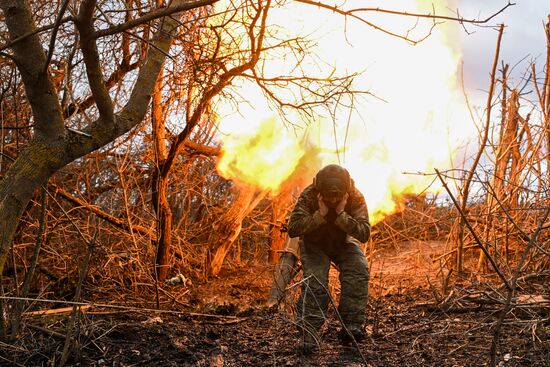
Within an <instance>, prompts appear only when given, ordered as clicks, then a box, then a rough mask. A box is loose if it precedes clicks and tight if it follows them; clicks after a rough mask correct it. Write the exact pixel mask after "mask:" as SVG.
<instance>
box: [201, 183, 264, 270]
mask: <svg viewBox="0 0 550 367" xmlns="http://www.w3.org/2000/svg"><path fill="white" fill-rule="evenodd" d="M266 194H267V191H262V192H260V193H256V194H255V190H254V188H252V187H248V186H243V187H242V188H240V189H239V191H238V193H237V194H236V197H235V200H234V201H233V204H232V205H231V208H229V210H228V211H227V212H226V213H225V214H224V215H223V216H222V217H221V218H220V219H219V220H218V221H217V223H215V224H214V226H213V227H214V230H215V231H214V232H213V238H211V243H212V252H213V255H212V260H211V261H210V264H208V269H207V272H208V274H209V275H212V276H217V275H218V274H219V273H220V270H221V268H222V264H223V261H224V260H225V257H226V256H227V254H228V253H229V250H230V249H231V246H232V245H233V242H235V240H236V239H237V237H238V236H239V234H240V233H241V228H242V222H243V219H244V218H245V217H246V216H247V215H248V214H250V212H251V211H252V210H253V209H254V208H255V207H256V205H258V203H259V202H260V201H261V200H262V199H263V198H264V197H265V195H266Z"/></svg>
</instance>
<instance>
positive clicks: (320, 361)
mask: <svg viewBox="0 0 550 367" xmlns="http://www.w3.org/2000/svg"><path fill="white" fill-rule="evenodd" d="M444 252H445V248H444V245H442V244H441V243H407V244H402V245H401V246H400V247H399V248H388V249H385V250H383V251H380V252H378V253H374V254H373V255H372V258H371V297H370V302H369V307H368V309H367V321H368V322H367V329H366V330H367V334H368V336H367V338H366V339H365V340H364V341H362V342H360V343H359V344H358V345H357V346H355V345H348V346H344V345H342V344H341V342H340V340H339V339H338V337H337V334H338V331H339V326H340V325H339V322H338V321H337V320H338V318H337V315H336V313H335V311H334V308H333V307H331V309H330V312H329V314H328V315H327V318H328V320H327V323H326V325H325V328H324V329H323V334H322V340H321V343H320V345H319V348H318V350H317V351H316V352H315V353H314V354H313V355H311V356H307V357H306V356H302V355H300V354H299V353H297V345H298V340H299V338H300V332H299V330H298V329H297V327H296V325H295V323H294V313H293V299H294V298H295V297H296V294H294V293H292V292H290V293H289V295H288V299H287V300H286V302H284V303H282V304H281V305H280V307H278V308H276V309H268V308H266V307H265V306H264V305H265V302H266V299H267V293H268V290H269V287H270V285H271V273H272V267H265V266H257V265H256V266H247V267H241V268H236V269H230V270H225V271H224V272H223V273H222V274H221V276H220V277H219V278H217V279H214V280H211V281H209V282H207V283H198V282H197V284H191V285H187V286H183V285H177V286H172V287H170V286H166V287H165V290H164V293H163V295H164V296H163V297H162V299H163V300H165V303H163V304H162V305H161V308H162V309H163V310H165V311H164V312H159V311H155V310H153V308H154V307H153V306H154V304H151V305H149V307H148V308H147V309H144V308H143V307H144V306H143V305H142V306H140V309H134V308H131V309H130V308H108V307H95V306H94V307H91V308H89V309H86V310H85V311H84V312H82V314H81V318H80V319H79V320H78V321H77V322H76V330H77V331H78V332H77V337H76V338H75V339H74V340H73V345H74V346H75V348H73V353H72V354H71V355H70V358H69V360H68V363H67V365H71V366H217V367H221V366H365V365H368V366H484V365H489V357H490V353H489V350H490V345H491V340H492V337H493V328H494V325H495V321H496V320H497V318H498V316H499V314H500V309H501V306H500V305H495V304H491V303H490V302H486V303H482V302H476V301H475V300H476V299H478V298H476V297H474V296H476V295H477V294H478V293H479V292H477V293H475V292H473V291H469V290H468V289H470V288H468V287H469V286H471V285H472V284H473V283H474V282H477V281H479V279H477V278H475V279H474V277H473V276H471V275H470V276H469V277H468V278H461V279H455V280H454V281H453V283H452V284H449V285H448V286H447V287H448V289H447V290H446V292H445V291H444V290H443V286H444V285H445V284H444V280H445V279H446V278H445V274H446V273H445V271H443V275H444V276H443V277H442V276H441V270H442V269H441V268H440V267H439V262H438V261H435V262H434V261H433V259H436V258H437V256H439V255H440V254H442V253H444ZM547 280H548V278H547V279H546V281H547ZM484 281H488V279H484ZM332 283H333V285H332V286H331V290H332V292H333V293H334V294H335V295H336V294H337V292H338V286H337V284H335V283H336V282H335V279H332ZM541 283H544V279H543V280H542V281H541ZM478 286H480V285H479V284H478ZM542 289H544V288H543V287H542V286H541V287H539V288H536V287H535V288H533V289H530V290H527V289H524V291H525V292H527V293H533V292H535V291H537V290H542ZM450 292H452V293H450ZM167 295H171V297H166V296H167ZM444 298H447V300H446V301H445V302H443V299H444ZM438 300H439V301H440V306H439V307H438V306H437V304H438ZM441 305H444V306H441ZM549 314H550V312H549V309H548V304H546V307H539V306H537V307H531V308H529V309H521V308H515V309H514V310H513V311H512V312H511V313H510V314H509V315H508V316H507V318H506V321H505V324H504V325H503V329H502V336H501V338H500V344H499V349H498V350H499V353H498V356H497V361H498V363H499V366H549V365H550V362H549V361H550V359H549V358H550V338H549V334H550V322H549ZM67 319H68V314H67V313H65V314H53V315H51V316H48V317H46V316H40V317H37V316H29V317H27V318H26V319H25V327H24V329H23V332H22V335H23V336H22V338H21V339H20V340H19V341H18V342H16V343H14V344H1V345H0V347H1V349H2V350H1V351H0V357H1V360H0V363H4V365H23V366H49V365H57V363H58V362H59V359H60V355H61V354H62V350H63V344H64V340H62V339H61V336H62V335H61V334H63V333H64V326H65V325H66V324H67ZM30 325H34V327H33V328H32V329H31V326H30ZM36 326H39V327H42V328H44V329H47V330H52V331H57V332H58V333H60V334H55V335H50V333H49V332H47V331H44V330H42V331H39V330H38V329H37V328H36Z"/></svg>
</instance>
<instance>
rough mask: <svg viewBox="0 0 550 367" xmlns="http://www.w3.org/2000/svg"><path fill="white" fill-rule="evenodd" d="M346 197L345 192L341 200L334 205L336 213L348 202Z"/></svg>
mask: <svg viewBox="0 0 550 367" xmlns="http://www.w3.org/2000/svg"><path fill="white" fill-rule="evenodd" d="M348 198H349V194H348V193H347V192H346V193H345V194H344V196H343V197H342V200H341V201H340V202H339V203H338V205H337V206H336V214H340V213H342V212H343V211H344V209H345V208H346V204H347V203H348Z"/></svg>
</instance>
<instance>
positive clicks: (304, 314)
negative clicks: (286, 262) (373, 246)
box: [297, 241, 369, 331]
mask: <svg viewBox="0 0 550 367" xmlns="http://www.w3.org/2000/svg"><path fill="white" fill-rule="evenodd" d="M300 242H301V243H300V252H301V253H300V259H301V262H302V269H303V274H304V282H303V284H302V293H301V294H300V297H299V299H298V305H297V306H298V307H297V309H298V316H299V317H300V319H301V321H302V322H303V324H302V326H303V327H305V328H307V329H309V330H312V331H317V330H319V328H320V327H321V326H322V325H323V323H324V321H325V319H326V317H325V315H326V311H327V307H328V303H329V295H328V293H327V292H328V275H329V270H330V263H331V262H334V263H335V264H336V266H337V267H338V268H339V272H340V274H339V277H340V288H341V294H340V301H339V305H338V312H339V313H340V316H341V317H342V320H343V322H344V325H346V327H347V328H362V327H363V325H364V323H365V309H366V306H367V300H368V292H369V270H368V264H367V260H366V258H365V255H364V253H363V250H362V249H361V247H360V246H358V245H356V244H353V243H346V244H343V245H341V246H339V250H338V251H334V253H331V252H328V253H327V252H326V251H325V250H323V249H322V248H320V247H318V246H315V245H314V244H308V243H305V242H304V241H300Z"/></svg>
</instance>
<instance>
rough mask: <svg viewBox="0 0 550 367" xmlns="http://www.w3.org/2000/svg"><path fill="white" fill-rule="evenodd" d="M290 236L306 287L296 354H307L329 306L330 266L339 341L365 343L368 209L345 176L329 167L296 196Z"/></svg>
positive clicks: (301, 301) (342, 170)
mask: <svg viewBox="0 0 550 367" xmlns="http://www.w3.org/2000/svg"><path fill="white" fill-rule="evenodd" d="M288 235H289V236H290V237H298V236H299V237H300V238H301V241H300V260H301V262H302V269H303V276H304V282H303V284H302V291H301V294H300V298H299V300H298V316H299V322H300V324H301V325H300V326H301V329H302V331H303V334H302V340H301V344H300V349H301V352H302V353H305V354H308V353H311V352H312V351H313V350H314V348H315V347H316V346H317V345H318V340H319V339H318V332H319V329H320V328H321V326H322V325H323V323H324V321H325V315H326V311H327V307H328V303H329V294H328V293H327V292H328V275H329V269H330V264H331V262H334V263H335V264H336V266H337V267H338V269H339V272H340V274H339V276H340V286H341V294H340V303H339V305H338V312H339V314H340V316H341V317H342V321H343V323H344V327H343V328H342V330H341V331H340V338H341V339H342V341H343V342H344V343H349V342H350V341H351V340H352V338H354V339H355V340H357V341H360V340H362V339H363V338H364V336H365V334H364V322H365V308H366V305H367V298H368V286H369V284H368V283H369V272H368V265H367V261H366V258H365V255H364V253H363V249H362V246H361V245H362V243H364V242H367V241H368V239H369V237H370V223H369V215H368V210H367V205H366V203H365V198H364V197H363V195H362V194H361V193H360V192H359V190H357V189H356V188H355V187H354V184H353V180H352V179H351V177H350V174H349V172H348V171H347V170H346V169H345V168H343V167H341V166H338V165H335V164H332V165H328V166H326V167H324V168H323V169H321V170H320V171H319V172H318V173H317V175H316V176H315V179H314V181H313V184H311V185H309V186H308V187H306V188H305V189H304V191H303V192H302V193H301V194H300V197H299V198H298V201H297V203H296V206H295V207H294V209H293V211H292V213H291V215H290V221H289V224H288Z"/></svg>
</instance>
